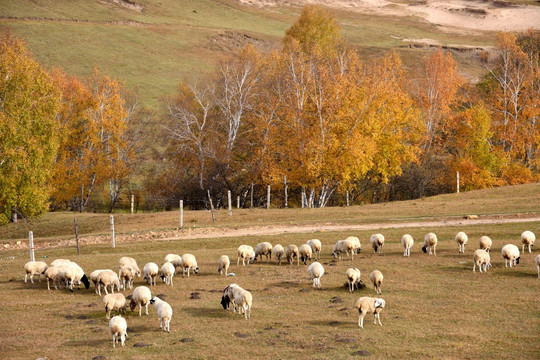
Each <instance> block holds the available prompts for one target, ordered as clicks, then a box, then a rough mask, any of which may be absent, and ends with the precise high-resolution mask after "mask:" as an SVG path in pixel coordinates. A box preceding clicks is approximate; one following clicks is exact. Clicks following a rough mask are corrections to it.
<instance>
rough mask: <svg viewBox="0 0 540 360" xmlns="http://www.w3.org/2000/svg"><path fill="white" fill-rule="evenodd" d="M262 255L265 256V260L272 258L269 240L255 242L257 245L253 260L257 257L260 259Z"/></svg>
mask: <svg viewBox="0 0 540 360" xmlns="http://www.w3.org/2000/svg"><path fill="white" fill-rule="evenodd" d="M263 255H264V256H265V257H266V262H269V261H270V260H272V244H270V243H269V242H262V243H260V244H257V247H256V248H255V261H257V257H259V258H260V259H261V261H262V257H263ZM269 258H270V259H269Z"/></svg>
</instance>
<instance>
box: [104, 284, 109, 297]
mask: <svg viewBox="0 0 540 360" xmlns="http://www.w3.org/2000/svg"><path fill="white" fill-rule="evenodd" d="M103 288H104V289H105V295H109V292H108V291H107V285H103Z"/></svg>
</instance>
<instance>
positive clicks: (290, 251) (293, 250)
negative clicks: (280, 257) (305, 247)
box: [285, 244, 300, 266]
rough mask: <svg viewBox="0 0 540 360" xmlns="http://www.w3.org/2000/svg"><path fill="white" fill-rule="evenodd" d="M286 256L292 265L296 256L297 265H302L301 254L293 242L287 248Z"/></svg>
mask: <svg viewBox="0 0 540 360" xmlns="http://www.w3.org/2000/svg"><path fill="white" fill-rule="evenodd" d="M285 257H286V258H287V261H288V262H289V264H290V265H292V263H293V259H294V258H295V257H296V266H300V254H299V253H298V247H297V246H296V245H293V244H291V245H289V246H287V247H286V248H285Z"/></svg>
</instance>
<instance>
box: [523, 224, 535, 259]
mask: <svg viewBox="0 0 540 360" xmlns="http://www.w3.org/2000/svg"><path fill="white" fill-rule="evenodd" d="M535 241H536V236H535V235H534V233H533V232H532V231H528V230H527V231H524V232H522V233H521V243H522V244H523V246H522V249H521V252H522V253H524V252H525V246H527V247H528V248H529V254H530V253H531V247H532V246H533V245H534V242H535Z"/></svg>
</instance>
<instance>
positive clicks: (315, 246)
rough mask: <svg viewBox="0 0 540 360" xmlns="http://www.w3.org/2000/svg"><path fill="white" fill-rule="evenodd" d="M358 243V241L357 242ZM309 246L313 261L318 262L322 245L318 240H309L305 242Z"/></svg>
mask: <svg viewBox="0 0 540 360" xmlns="http://www.w3.org/2000/svg"><path fill="white" fill-rule="evenodd" d="M359 241H360V240H359ZM307 244H308V245H309V246H311V251H312V252H313V254H315V260H320V258H321V250H322V243H321V240H319V239H311V240H309V241H308V242H307Z"/></svg>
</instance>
